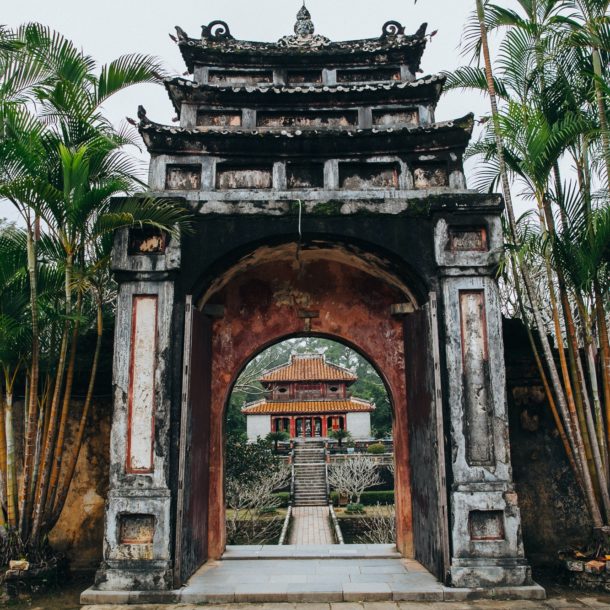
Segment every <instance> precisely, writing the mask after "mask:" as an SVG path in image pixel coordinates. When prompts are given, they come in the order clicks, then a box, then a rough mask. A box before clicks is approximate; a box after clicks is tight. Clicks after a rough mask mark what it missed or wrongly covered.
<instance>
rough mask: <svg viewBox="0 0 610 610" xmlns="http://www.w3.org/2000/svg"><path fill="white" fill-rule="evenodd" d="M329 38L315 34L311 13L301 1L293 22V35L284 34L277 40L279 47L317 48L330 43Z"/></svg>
mask: <svg viewBox="0 0 610 610" xmlns="http://www.w3.org/2000/svg"><path fill="white" fill-rule="evenodd" d="M330 43H331V41H330V39H328V38H326V36H320V35H319V34H315V26H314V24H313V21H312V19H311V13H310V12H309V10H308V9H307V7H306V6H305V3H303V6H302V7H301V9H300V10H299V12H298V13H297V21H296V23H295V24H294V35H292V36H284V37H283V38H280V39H279V40H278V46H280V47H301V48H308V49H312V48H319V47H326V46H328V45H330Z"/></svg>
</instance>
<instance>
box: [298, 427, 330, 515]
mask: <svg viewBox="0 0 610 610" xmlns="http://www.w3.org/2000/svg"><path fill="white" fill-rule="evenodd" d="M292 464H293V482H292V489H293V496H292V503H293V506H327V505H328V489H327V483H326V448H325V442H324V440H322V439H320V440H318V439H312V440H309V439H308V440H298V441H296V444H295V447H294V454H293V462H292Z"/></svg>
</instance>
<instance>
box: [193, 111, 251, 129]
mask: <svg viewBox="0 0 610 610" xmlns="http://www.w3.org/2000/svg"><path fill="white" fill-rule="evenodd" d="M197 125H198V126H200V127H241V112H240V111H238V110H236V111H230V110H200V111H199V112H198V113H197Z"/></svg>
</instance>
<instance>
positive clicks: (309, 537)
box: [290, 506, 335, 544]
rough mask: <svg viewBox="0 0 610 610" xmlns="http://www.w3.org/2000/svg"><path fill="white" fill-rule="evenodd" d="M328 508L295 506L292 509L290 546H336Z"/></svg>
mask: <svg viewBox="0 0 610 610" xmlns="http://www.w3.org/2000/svg"><path fill="white" fill-rule="evenodd" d="M334 543H335V540H334V537H333V534H332V531H331V529H330V514H329V511H328V506H295V507H294V508H293V509H292V530H291V532H290V544H334Z"/></svg>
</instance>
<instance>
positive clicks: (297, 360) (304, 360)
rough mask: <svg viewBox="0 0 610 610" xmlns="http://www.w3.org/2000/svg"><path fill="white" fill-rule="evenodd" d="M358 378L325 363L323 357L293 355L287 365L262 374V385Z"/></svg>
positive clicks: (348, 371) (342, 369) (338, 367)
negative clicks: (274, 382) (277, 382)
mask: <svg viewBox="0 0 610 610" xmlns="http://www.w3.org/2000/svg"><path fill="white" fill-rule="evenodd" d="M357 379H358V377H356V375H354V374H353V373H352V372H351V371H350V370H348V369H345V368H343V367H342V366H338V365H337V364H331V363H330V362H326V359H325V358H324V356H318V355H311V354H309V355H303V356H300V355H295V354H293V355H292V356H291V357H290V362H289V363H288V364H283V365H281V366H276V367H275V368H274V369H271V370H269V371H267V372H265V373H264V375H263V376H262V377H261V378H260V381H261V382H262V383H269V382H272V381H357Z"/></svg>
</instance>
